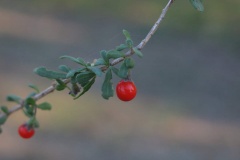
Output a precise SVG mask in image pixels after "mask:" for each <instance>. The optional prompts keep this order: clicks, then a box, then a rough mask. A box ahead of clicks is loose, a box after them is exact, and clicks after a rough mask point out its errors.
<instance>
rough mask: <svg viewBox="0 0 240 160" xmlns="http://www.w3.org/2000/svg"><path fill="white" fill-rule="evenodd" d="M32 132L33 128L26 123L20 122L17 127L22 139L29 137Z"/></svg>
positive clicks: (33, 131)
mask: <svg viewBox="0 0 240 160" xmlns="http://www.w3.org/2000/svg"><path fill="white" fill-rule="evenodd" d="M34 133H35V130H34V129H33V128H30V127H29V126H28V125H27V124H22V125H21V126H19V128H18V134H19V135H20V136H21V137H22V138H24V139H28V138H31V137H32V136H33V135H34Z"/></svg>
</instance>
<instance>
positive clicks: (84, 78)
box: [76, 72, 95, 87]
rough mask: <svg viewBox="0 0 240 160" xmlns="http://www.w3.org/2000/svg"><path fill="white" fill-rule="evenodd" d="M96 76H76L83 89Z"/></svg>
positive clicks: (84, 74)
mask: <svg viewBox="0 0 240 160" xmlns="http://www.w3.org/2000/svg"><path fill="white" fill-rule="evenodd" d="M94 76H95V74H94V73H92V72H83V73H79V74H78V75H77V76H76V80H77V82H78V83H79V84H80V85H81V86H82V87H83V86H85V85H86V84H87V83H88V82H89V81H90V80H91V79H92V78H93V77H94Z"/></svg>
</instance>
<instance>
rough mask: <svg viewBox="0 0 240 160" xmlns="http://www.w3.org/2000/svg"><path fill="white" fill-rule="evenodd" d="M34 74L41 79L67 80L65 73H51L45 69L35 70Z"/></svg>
mask: <svg viewBox="0 0 240 160" xmlns="http://www.w3.org/2000/svg"><path fill="white" fill-rule="evenodd" d="M34 72H35V73H36V74H38V75H39V76H41V77H46V78H50V79H64V78H66V74H65V73H59V72H55V71H50V70H47V69H46V68H45V67H38V68H35V69H34Z"/></svg>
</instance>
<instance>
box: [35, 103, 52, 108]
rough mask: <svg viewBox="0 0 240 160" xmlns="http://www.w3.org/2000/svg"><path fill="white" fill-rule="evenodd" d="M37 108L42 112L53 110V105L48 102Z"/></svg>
mask: <svg viewBox="0 0 240 160" xmlns="http://www.w3.org/2000/svg"><path fill="white" fill-rule="evenodd" d="M37 108H39V109H41V110H51V109H52V105H51V104H50V103H48V102H43V103H41V104H39V105H37Z"/></svg>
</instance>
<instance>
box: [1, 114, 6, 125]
mask: <svg viewBox="0 0 240 160" xmlns="http://www.w3.org/2000/svg"><path fill="white" fill-rule="evenodd" d="M6 121H7V116H6V115H3V116H2V117H0V125H3V124H4V123H5V122H6Z"/></svg>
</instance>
